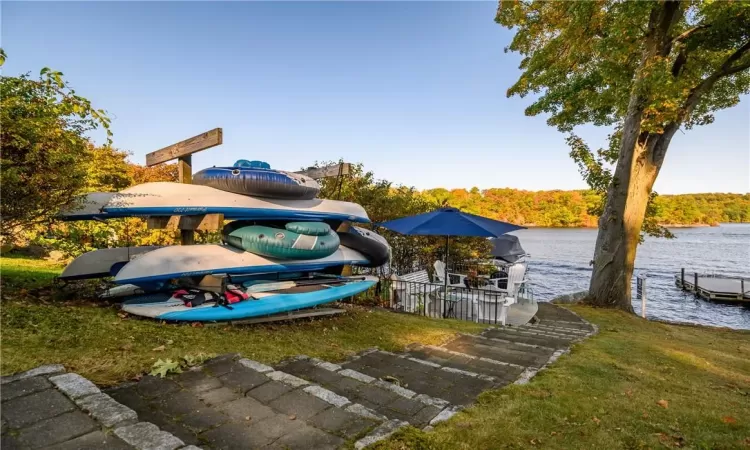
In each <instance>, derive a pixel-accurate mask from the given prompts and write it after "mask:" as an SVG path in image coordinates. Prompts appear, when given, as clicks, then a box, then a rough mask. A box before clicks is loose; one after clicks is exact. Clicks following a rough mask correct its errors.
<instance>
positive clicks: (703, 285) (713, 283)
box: [675, 269, 750, 305]
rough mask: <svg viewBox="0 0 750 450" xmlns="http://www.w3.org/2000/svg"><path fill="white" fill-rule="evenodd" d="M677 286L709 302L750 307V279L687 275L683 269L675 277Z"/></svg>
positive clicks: (695, 273)
mask: <svg viewBox="0 0 750 450" xmlns="http://www.w3.org/2000/svg"><path fill="white" fill-rule="evenodd" d="M675 284H676V285H677V287H679V288H680V289H682V290H683V291H687V292H692V293H694V294H695V295H697V296H698V297H701V298H704V299H706V300H709V301H713V302H722V303H744V304H747V305H750V278H744V277H731V276H722V275H710V274H701V273H698V272H687V273H686V272H685V269H682V270H681V271H680V273H678V274H676V275H675Z"/></svg>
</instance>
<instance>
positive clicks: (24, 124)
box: [0, 55, 111, 239]
mask: <svg viewBox="0 0 750 450" xmlns="http://www.w3.org/2000/svg"><path fill="white" fill-rule="evenodd" d="M0 56H1V58H0V59H3V58H4V55H0ZM0 123H2V130H1V131H0V133H1V134H0V142H1V145H2V148H1V151H2V156H1V159H0V164H1V165H2V168H1V169H0V182H1V183H2V189H3V192H2V194H3V196H2V197H3V201H2V207H1V211H2V225H0V236H1V237H2V238H3V239H13V238H14V237H15V236H17V235H18V234H19V233H20V232H22V231H23V230H24V229H28V228H29V227H31V226H33V225H35V224H38V223H41V222H44V221H46V220H48V219H49V218H50V217H52V216H53V215H55V214H56V213H57V212H58V211H59V210H60V208H62V207H64V206H66V205H70V204H72V203H73V202H74V200H75V198H76V195H77V194H79V193H81V192H82V191H83V189H84V187H85V186H86V184H87V173H88V169H89V164H88V161H90V160H91V146H90V143H89V140H88V138H87V137H86V133H88V132H89V131H91V130H94V129H96V128H98V127H100V126H101V127H103V128H104V129H105V130H106V132H107V136H108V142H107V145H109V144H110V141H109V137H111V132H110V130H109V124H110V120H109V118H108V117H107V115H106V114H105V112H104V111H102V110H97V109H94V108H93V107H92V106H91V103H90V102H89V101H88V100H87V99H85V98H83V97H81V96H79V95H77V94H76V93H75V91H74V90H73V89H71V88H70V86H68V84H67V83H66V82H65V81H64V80H63V74H62V73H61V72H55V71H52V70H50V69H48V68H44V69H42V71H41V73H40V77H39V78H38V79H32V78H31V77H30V76H29V75H28V74H25V75H21V76H18V77H6V76H2V77H0Z"/></svg>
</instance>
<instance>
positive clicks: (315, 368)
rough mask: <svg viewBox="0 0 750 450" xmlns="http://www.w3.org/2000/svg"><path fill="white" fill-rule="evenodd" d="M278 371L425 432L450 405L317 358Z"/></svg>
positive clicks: (291, 363) (284, 365)
mask: <svg viewBox="0 0 750 450" xmlns="http://www.w3.org/2000/svg"><path fill="white" fill-rule="evenodd" d="M277 368H278V369H280V370H283V371H284V372H287V373H290V374H292V375H295V376H297V377H300V378H302V379H305V380H308V381H310V382H312V383H317V384H319V385H320V386H322V387H324V388H326V389H329V390H331V391H333V392H335V393H336V394H339V395H342V396H345V397H346V398H348V399H350V400H351V401H353V402H357V403H359V404H361V405H364V406H366V407H368V408H370V409H371V410H373V411H375V412H376V413H378V414H381V415H383V416H385V417H387V418H388V419H395V420H401V421H406V422H408V423H410V424H411V425H413V426H415V427H419V428H423V427H425V426H427V425H429V424H430V422H431V421H432V420H433V419H435V417H436V416H438V414H440V412H441V411H442V410H443V409H445V408H446V407H448V406H449V404H448V402H447V401H445V400H441V399H436V398H433V397H430V396H427V395H417V393H416V392H413V391H411V390H409V389H405V388H403V387H399V386H398V385H396V384H393V383H389V382H386V381H382V380H379V379H377V378H374V377H371V376H369V375H366V374H364V373H361V372H358V371H356V370H352V369H350V368H349V369H347V368H344V367H342V366H339V365H337V364H331V363H328V362H325V361H321V360H319V359H316V358H309V357H306V356H298V357H296V358H293V359H290V360H287V361H284V362H282V363H281V364H280V365H279V366H278V367H277Z"/></svg>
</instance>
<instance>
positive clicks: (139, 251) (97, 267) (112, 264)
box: [59, 245, 161, 280]
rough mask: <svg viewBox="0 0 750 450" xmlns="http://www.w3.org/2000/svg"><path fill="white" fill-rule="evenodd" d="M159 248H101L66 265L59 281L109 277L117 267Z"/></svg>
mask: <svg viewBox="0 0 750 450" xmlns="http://www.w3.org/2000/svg"><path fill="white" fill-rule="evenodd" d="M157 248H161V247H159V246H155V245H150V246H143V247H117V248H102V249H99V250H94V251H91V252H88V253H84V254H83V255H81V256H79V257H78V258H76V259H74V260H73V261H71V262H70V264H68V266H67V267H66V268H65V270H63V272H62V274H61V275H60V277H59V278H60V279H61V280H83V279H88V278H103V277H110V276H113V275H115V274H116V273H117V271H118V270H119V267H117V266H118V265H119V266H124V265H125V264H126V263H127V262H129V261H132V260H134V259H136V258H138V257H139V256H141V255H143V254H144V253H148V252H150V251H153V250H156V249H157Z"/></svg>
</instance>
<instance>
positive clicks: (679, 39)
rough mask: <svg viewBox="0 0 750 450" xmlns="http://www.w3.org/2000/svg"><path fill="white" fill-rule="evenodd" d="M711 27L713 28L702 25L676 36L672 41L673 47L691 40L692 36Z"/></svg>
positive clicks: (708, 25)
mask: <svg viewBox="0 0 750 450" xmlns="http://www.w3.org/2000/svg"><path fill="white" fill-rule="evenodd" d="M709 27H711V25H710V24H702V25H698V26H696V27H693V28H691V29H689V30H687V31H685V32H683V33H682V34H680V35H678V36H676V37H675V38H674V39H672V45H674V44H677V43H680V42H682V41H684V40H685V39H687V38H689V37H690V36H692V35H693V34H695V33H697V32H698V31H700V30H705V29H706V28H709Z"/></svg>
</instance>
